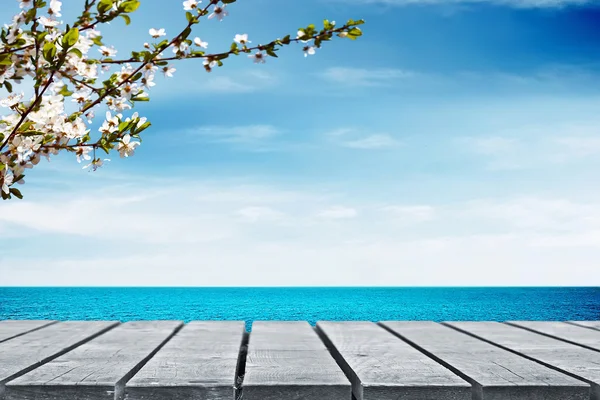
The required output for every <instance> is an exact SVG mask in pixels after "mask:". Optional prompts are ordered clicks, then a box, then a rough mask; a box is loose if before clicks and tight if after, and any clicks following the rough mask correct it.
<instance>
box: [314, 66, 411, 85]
mask: <svg viewBox="0 0 600 400" xmlns="http://www.w3.org/2000/svg"><path fill="white" fill-rule="evenodd" d="M321 76H322V77H323V78H324V79H326V80H329V81H332V82H336V83H340V84H344V85H348V86H381V85H388V84H389V83H390V82H392V81H396V80H399V79H408V78H413V77H415V76H416V73H414V72H411V71H404V70H401V69H394V68H373V69H366V68H351V67H331V68H328V69H326V70H325V71H324V72H323V73H322V74H321Z"/></svg>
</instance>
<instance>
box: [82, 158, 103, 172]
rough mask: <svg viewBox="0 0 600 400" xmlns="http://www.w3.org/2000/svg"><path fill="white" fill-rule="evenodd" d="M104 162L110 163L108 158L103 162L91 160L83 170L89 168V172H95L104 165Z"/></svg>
mask: <svg viewBox="0 0 600 400" xmlns="http://www.w3.org/2000/svg"><path fill="white" fill-rule="evenodd" d="M104 161H110V158H105V159H104V160H101V159H99V158H97V159H95V160H92V162H91V163H89V164H88V165H86V166H84V167H83V169H86V168H90V167H91V169H90V171H95V170H97V169H98V168H100V167H102V166H103V165H104Z"/></svg>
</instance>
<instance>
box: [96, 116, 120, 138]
mask: <svg viewBox="0 0 600 400" xmlns="http://www.w3.org/2000/svg"><path fill="white" fill-rule="evenodd" d="M120 116H121V114H117V115H115V116H114V117H113V116H111V114H110V111H107V112H106V120H105V121H104V122H103V123H102V126H101V127H100V128H98V130H99V131H100V132H102V133H103V134H110V133H113V132H115V131H116V130H117V129H118V128H119V118H120Z"/></svg>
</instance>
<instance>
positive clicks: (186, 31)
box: [181, 26, 192, 40]
mask: <svg viewBox="0 0 600 400" xmlns="http://www.w3.org/2000/svg"><path fill="white" fill-rule="evenodd" d="M191 33H192V29H191V28H190V27H189V26H188V27H187V28H185V29H184V30H183V32H182V33H181V39H182V40H184V39H187V37H188V36H190V34H191Z"/></svg>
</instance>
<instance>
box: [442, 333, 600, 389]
mask: <svg viewBox="0 0 600 400" xmlns="http://www.w3.org/2000/svg"><path fill="white" fill-rule="evenodd" d="M445 324H447V325H449V326H453V327H455V328H457V329H460V330H461V331H463V332H466V333H469V334H471V335H474V336H476V337H478V338H481V339H483V340H487V341H489V342H490V343H493V344H495V345H497V346H501V347H503V348H505V349H508V350H511V351H514V352H516V353H517V354H520V355H522V356H524V357H527V358H530V359H532V360H535V361H538V362H540V363H542V364H544V365H546V366H548V367H550V368H553V369H556V370H558V371H561V372H563V373H566V374H569V375H571V376H573V377H576V378H578V379H582V380H584V381H586V382H588V383H589V384H591V398H592V399H594V400H600V386H599V385H600V353H598V352H596V351H593V350H589V349H585V348H583V347H580V346H577V345H574V344H571V343H567V342H564V341H561V340H558V339H554V338H550V337H548V336H543V335H540V334H537V333H534V332H530V331H527V330H525V329H520V328H517V327H514V326H510V325H507V324H502V323H499V322H445Z"/></svg>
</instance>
